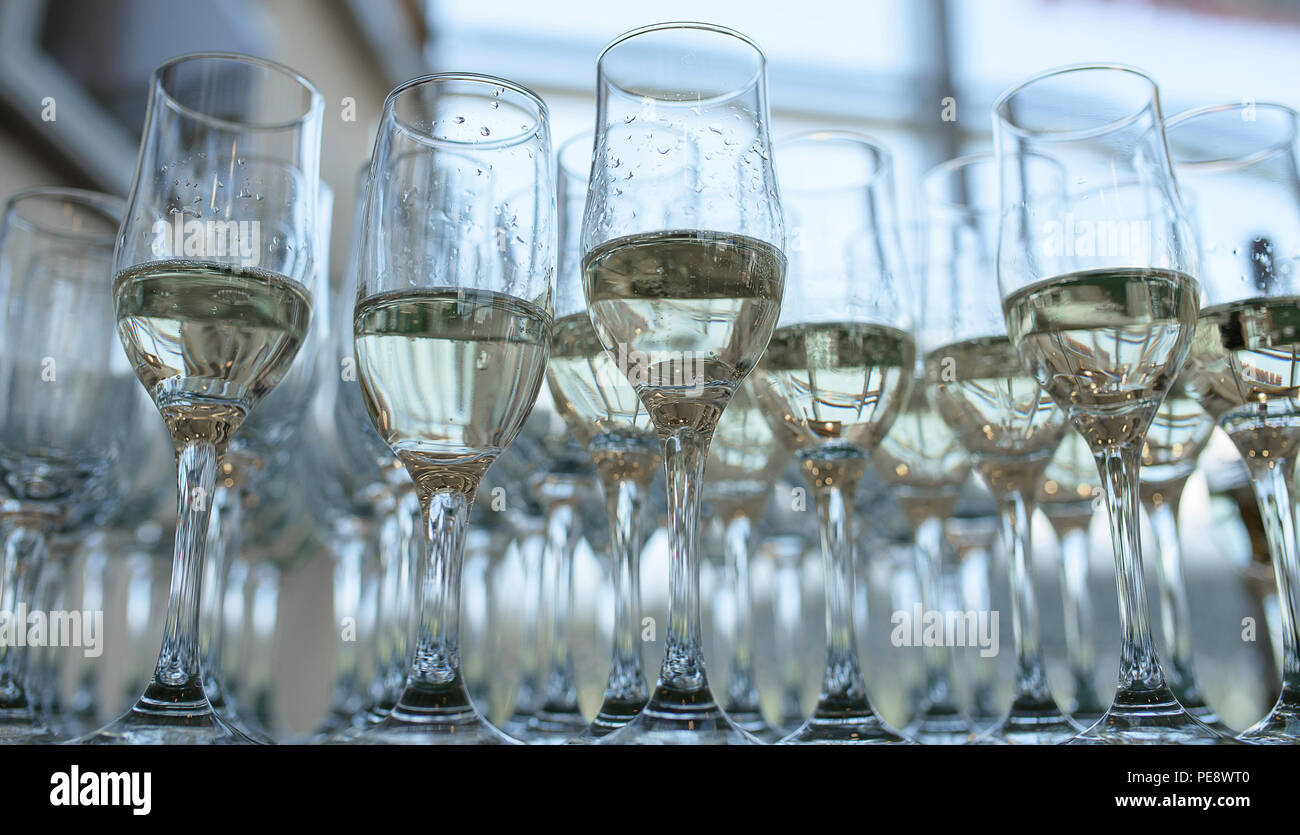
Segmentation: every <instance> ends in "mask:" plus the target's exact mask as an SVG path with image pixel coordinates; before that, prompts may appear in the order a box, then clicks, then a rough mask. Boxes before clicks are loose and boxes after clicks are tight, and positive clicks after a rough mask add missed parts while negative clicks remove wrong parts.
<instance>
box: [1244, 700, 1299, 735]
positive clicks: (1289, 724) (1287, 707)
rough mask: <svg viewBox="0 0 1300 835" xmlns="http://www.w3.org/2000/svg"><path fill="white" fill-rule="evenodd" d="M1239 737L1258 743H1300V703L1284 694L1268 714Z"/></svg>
mask: <svg viewBox="0 0 1300 835" xmlns="http://www.w3.org/2000/svg"><path fill="white" fill-rule="evenodd" d="M1237 739H1240V740H1242V741H1244V742H1253V743H1255V744H1257V745H1296V744H1300V704H1295V703H1294V702H1292V701H1290V700H1289V699H1287V696H1286V694H1283V696H1282V698H1281V699H1279V700H1278V702H1277V704H1276V705H1274V706H1273V710H1271V711H1270V712H1269V714H1268V715H1267V716H1265V717H1264V718H1263V719H1261V720H1259V721H1258V722H1256V723H1255V724H1254V725H1251V726H1250V727H1249V728H1247V729H1246V730H1244V731H1242V732H1241V735H1240V736H1238V737H1237Z"/></svg>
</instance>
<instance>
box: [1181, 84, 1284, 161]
mask: <svg viewBox="0 0 1300 835" xmlns="http://www.w3.org/2000/svg"><path fill="white" fill-rule="evenodd" d="M1247 108H1254V109H1256V110H1268V111H1275V112H1278V113H1281V114H1283V115H1285V116H1286V118H1287V122H1288V127H1289V130H1288V131H1287V133H1286V136H1284V137H1282V138H1280V139H1278V140H1276V141H1274V142H1273V143H1271V144H1268V145H1265V146H1263V147H1261V148H1260V149H1259V150H1257V151H1254V152H1252V153H1249V154H1246V155H1243V156H1235V157H1215V158H1213V159H1198V160H1188V161H1185V162H1179V161H1178V160H1177V159H1175V158H1174V155H1173V153H1172V151H1171V152H1170V154H1169V157H1170V161H1171V162H1173V164H1174V167H1175V169H1176V170H1177V169H1182V170H1185V171H1195V170H1201V171H1235V170H1239V169H1242V168H1249V167H1251V166H1252V165H1255V164H1257V163H1260V162H1263V161H1264V160H1266V159H1268V158H1269V157H1272V156H1274V155H1276V154H1277V153H1279V152H1281V151H1285V150H1286V149H1287V148H1289V147H1291V146H1292V145H1294V144H1295V142H1296V138H1297V136H1300V112H1298V111H1296V109H1295V108H1293V107H1289V106H1287V105H1285V104H1282V103H1280V102H1273V101H1261V102H1251V103H1249V104H1246V103H1244V102H1222V103H1220V104H1207V105H1203V106H1201V107H1193V108H1189V109H1187V110H1183V111H1181V112H1179V113H1175V114H1174V115H1172V116H1170V117H1169V118H1168V119H1165V122H1164V126H1165V134H1166V136H1168V133H1169V129H1170V128H1176V127H1178V126H1179V125H1181V124H1183V123H1185V122H1190V121H1191V120H1193V119H1196V118H1199V117H1201V116H1210V115H1214V114H1218V113H1228V112H1230V111H1233V110H1245V109H1247Z"/></svg>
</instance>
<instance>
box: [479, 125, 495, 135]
mask: <svg viewBox="0 0 1300 835" xmlns="http://www.w3.org/2000/svg"><path fill="white" fill-rule="evenodd" d="M478 132H479V133H481V134H483V135H484V136H488V135H490V134H491V133H492V131H490V130H488V129H487V127H486V126H484V127H481V128H479V129H478Z"/></svg>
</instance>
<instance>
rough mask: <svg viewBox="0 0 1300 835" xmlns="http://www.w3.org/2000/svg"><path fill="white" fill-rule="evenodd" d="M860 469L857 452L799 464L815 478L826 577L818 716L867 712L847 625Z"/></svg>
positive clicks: (851, 632)
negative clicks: (823, 653)
mask: <svg viewBox="0 0 1300 835" xmlns="http://www.w3.org/2000/svg"><path fill="white" fill-rule="evenodd" d="M864 465H865V459H864V457H863V456H862V454H861V453H857V455H856V456H855V457H846V458H842V459H837V460H835V461H833V462H830V461H825V460H816V461H813V460H807V461H805V462H804V470H805V474H807V473H808V472H809V471H810V470H816V471H817V473H818V474H819V475H818V476H815V477H814V478H812V479H810V481H811V483H812V485H813V496H814V499H815V500H816V503H817V516H818V521H819V523H820V528H821V541H822V556H823V559H824V561H825V574H826V671H825V674H824V676H823V679H822V693H821V696H820V698H819V700H818V704H817V712H818V713H819V714H825V713H828V712H829V713H838V714H843V713H850V712H851V713H855V714H858V713H861V712H862V711H863V710H864V709H865V710H868V711H870V708H869V704H870V702H869V700H868V697H867V687H866V682H865V681H864V679H863V677H862V668H861V665H860V664H859V663H858V648H857V639H856V638H855V636H854V633H855V631H856V630H855V629H854V620H853V499H854V494H855V491H856V489H857V484H858V479H860V478H861V477H862V472H863V470H864V469H865V466H864Z"/></svg>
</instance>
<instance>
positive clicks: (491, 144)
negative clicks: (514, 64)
mask: <svg viewBox="0 0 1300 835" xmlns="http://www.w3.org/2000/svg"><path fill="white" fill-rule="evenodd" d="M452 82H469V83H472V84H479V85H483V86H484V87H501V88H504V89H506V90H510V91H511V92H513V93H516V94H517V95H519V96H522V97H523V98H524V99H525V100H526V101H528V102H529V103H530V104H532V105H533V106H534V108H535V109H536V113H535V118H534V119H533V124H532V125H531V126H530V127H529V128H528V130H526V131H520V132H519V133H516V134H514V135H512V136H506V137H501V138H497V139H488V140H470V141H463V140H459V139H443V138H439V137H436V136H430V135H428V134H427V133H423V132H421V131H417V130H414V129H413V128H412V126H410V125H408V124H407V123H406V122H405V121H404V120H403V119H400V118H398V116H397V112H396V106H397V100H398V99H400V98H401V97H402V96H403V95H405V94H406V93H408V92H410V91H411V90H413V89H415V88H416V87H423V86H425V85H430V84H431V85H440V84H445V83H452ZM493 98H499V97H487V96H485V97H484V100H491V99H493ZM390 117H391V119H392V121H393V123H394V124H396V125H397V126H398V127H399V128H400V129H401V130H402V132H403V133H405V134H407V135H408V136H410V137H411V138H413V139H415V140H416V141H417V142H419V143H420V144H422V145H428V146H431V147H435V148H481V149H484V150H489V151H491V150H497V149H500V148H510V147H514V146H515V145H522V144H523V143H525V142H527V141H529V140H530V139H532V138H533V137H534V136H537V135H538V134H539V133H541V132H542V129H543V126H545V125H547V124H549V122H550V119H551V111H550V108H549V107H547V106H546V101H545V100H543V99H542V97H541V96H539V95H538V94H537V93H535V92H533V91H532V90H530V89H529V88H527V87H525V86H524V85H522V84H520V83H519V82H517V81H511V80H510V79H508V78H502V77H500V76H496V75H487V74H485V73H474V72H436V73H428V74H425V75H417V76H416V77H415V78H408V79H407V80H406V81H403V82H402V83H401V84H398V85H397V86H396V87H394V88H393V89H392V90H391V91H390V92H389V94H388V96H387V97H386V98H385V99H384V109H383V116H382V119H383V121H388V119H389V118H390Z"/></svg>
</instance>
